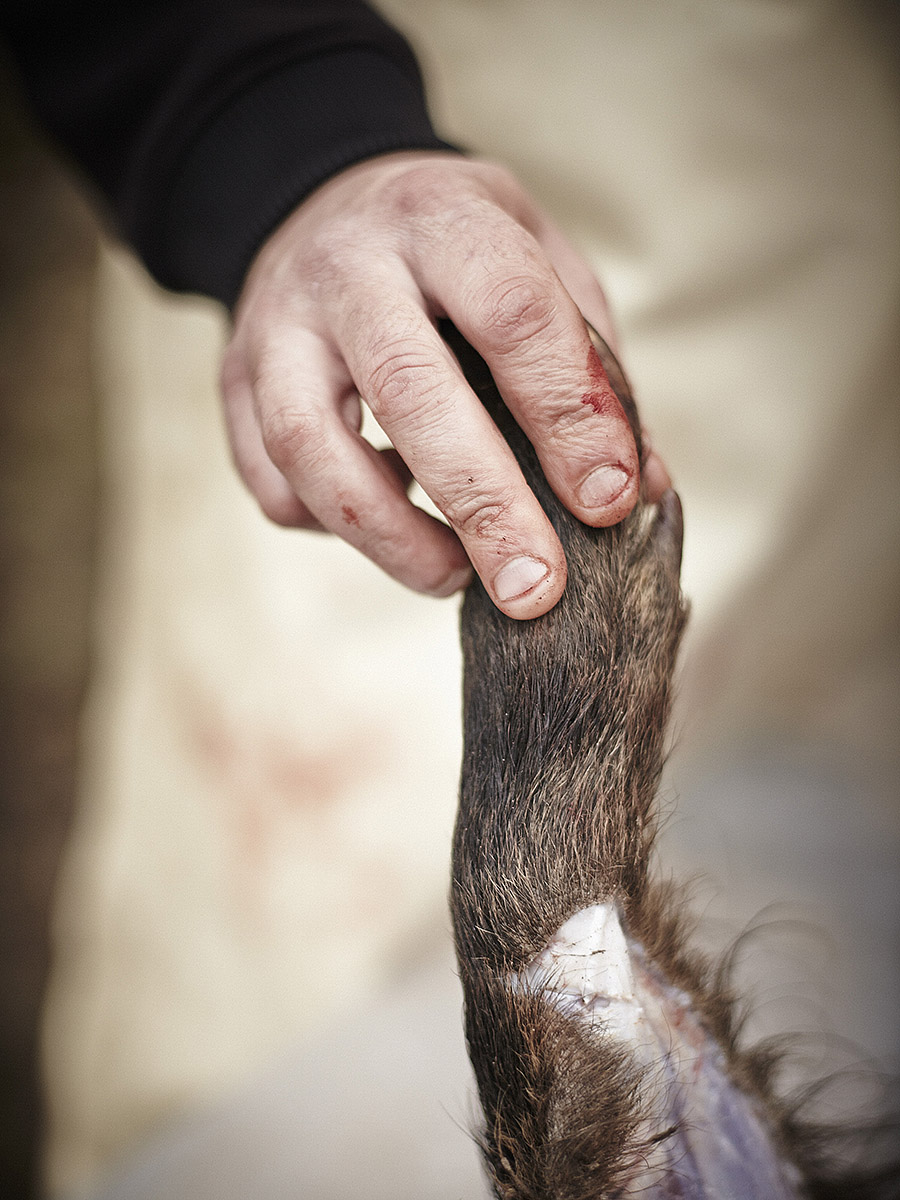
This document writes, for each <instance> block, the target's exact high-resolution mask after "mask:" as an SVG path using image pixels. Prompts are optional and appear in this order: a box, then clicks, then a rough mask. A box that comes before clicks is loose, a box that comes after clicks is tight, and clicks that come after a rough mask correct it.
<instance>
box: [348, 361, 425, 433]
mask: <svg viewBox="0 0 900 1200" xmlns="http://www.w3.org/2000/svg"><path fill="white" fill-rule="evenodd" d="M363 389H364V390H363V395H364V396H365V398H366V400H367V402H368V403H369V405H370V407H371V409H372V412H373V413H374V414H375V417H376V418H377V419H378V420H379V421H380V422H382V423H383V424H387V425H396V424H398V423H400V424H402V423H405V422H408V421H410V420H411V419H413V418H414V417H415V416H416V414H418V413H420V412H421V410H422V409H423V408H424V407H425V406H427V405H428V404H429V403H430V402H432V401H433V400H434V399H435V397H436V396H437V394H438V384H437V381H436V380H435V377H434V363H433V361H432V359H431V356H430V355H429V354H428V353H427V351H425V350H424V349H423V348H421V347H418V346H415V345H412V344H406V343H397V344H395V345H393V346H390V347H386V348H385V349H384V350H383V351H382V353H381V355H380V356H379V358H378V359H377V360H376V361H375V363H374V364H373V366H372V367H371V368H370V369H369V371H368V373H367V375H366V378H365V380H364V382H363Z"/></svg>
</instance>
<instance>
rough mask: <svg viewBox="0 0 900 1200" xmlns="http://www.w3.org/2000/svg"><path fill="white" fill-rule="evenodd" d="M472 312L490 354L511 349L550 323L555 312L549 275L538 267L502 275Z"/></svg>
mask: <svg viewBox="0 0 900 1200" xmlns="http://www.w3.org/2000/svg"><path fill="white" fill-rule="evenodd" d="M475 314H476V322H477V325H478V329H479V332H480V334H481V337H482V339H483V340H484V341H485V342H486V343H487V345H488V347H489V348H490V350H491V351H492V352H493V353H494V354H496V355H498V356H502V355H503V354H508V353H510V352H511V351H515V350H517V349H518V348H519V347H521V346H522V345H523V344H524V343H526V342H527V341H528V340H529V339H531V338H533V337H537V336H540V334H542V333H544V332H545V331H546V330H547V329H548V328H549V327H550V326H551V325H552V324H553V321H554V320H555V318H556V315H557V303H556V297H555V294H554V290H553V279H552V277H551V275H550V273H549V272H548V271H545V270H543V269H540V268H536V269H535V270H534V272H529V273H527V274H518V275H513V276H511V277H507V278H504V279H503V280H502V281H501V282H500V283H496V284H494V285H493V286H492V287H491V288H490V289H489V290H488V291H487V293H486V294H485V295H484V296H483V297H482V298H481V299H480V301H479V302H478V304H477V307H476V310H475Z"/></svg>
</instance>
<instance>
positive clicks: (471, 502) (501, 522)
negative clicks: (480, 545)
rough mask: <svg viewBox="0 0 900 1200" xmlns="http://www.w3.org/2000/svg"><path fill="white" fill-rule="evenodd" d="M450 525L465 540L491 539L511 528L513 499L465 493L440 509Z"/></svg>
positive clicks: (503, 494) (504, 496)
mask: <svg viewBox="0 0 900 1200" xmlns="http://www.w3.org/2000/svg"><path fill="white" fill-rule="evenodd" d="M439 507H440V509H441V511H442V512H443V514H444V516H445V517H446V518H447V520H448V521H449V522H450V525H451V527H452V528H453V529H455V530H456V532H457V533H458V534H459V535H460V537H462V538H464V539H465V538H480V539H484V538H488V537H491V536H493V535H496V534H497V533H498V531H499V530H501V529H504V528H506V527H507V526H508V524H509V518H510V514H511V512H512V508H513V498H512V496H511V495H510V494H508V493H503V492H500V493H498V494H495V495H491V496H486V495H484V494H483V493H478V492H463V493H460V494H459V495H456V496H453V497H451V498H449V499H447V500H446V501H444V502H443V503H441V505H440V506H439Z"/></svg>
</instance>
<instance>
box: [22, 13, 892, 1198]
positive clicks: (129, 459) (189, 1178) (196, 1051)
mask: <svg viewBox="0 0 900 1200" xmlns="http://www.w3.org/2000/svg"><path fill="white" fill-rule="evenodd" d="M380 7H381V8H382V9H383V11H384V12H385V13H386V14H387V15H388V16H389V17H390V18H391V19H392V20H393V21H394V22H395V23H396V24H397V25H398V26H399V27H400V28H401V29H402V30H403V31H404V32H405V33H406V34H407V36H408V37H410V39H411V40H412V42H413V44H414V46H415V47H416V49H417V50H418V52H419V54H420V57H421V60H422V63H423V66H424V68H425V71H426V76H427V78H428V81H429V92H430V96H431V99H432V108H433V115H434V116H435V119H436V123H437V124H438V127H439V128H441V130H442V131H443V132H445V135H446V136H448V137H450V138H451V139H455V140H456V141H457V142H458V143H460V144H463V145H465V146H466V147H468V148H470V149H472V150H473V151H477V152H478V153H482V154H484V155H487V156H490V157H493V158H496V159H499V160H500V161H502V162H505V163H506V164H507V165H509V166H510V167H512V168H513V169H514V170H515V172H516V173H517V174H518V175H519V177H520V178H521V180H522V181H523V182H524V183H525V185H526V186H527V187H528V188H529V190H530V191H531V192H532V193H533V194H534V196H535V197H536V199H537V200H538V201H539V202H540V203H542V204H543V205H544V207H545V208H547V209H548V210H549V211H550V213H551V214H552V215H553V216H554V217H555V218H556V219H557V221H558V222H559V223H560V224H562V225H563V226H564V228H565V229H566V230H567V232H568V233H569V235H570V237H571V238H572V240H573V241H574V242H575V243H576V244H577V245H578V246H579V247H580V248H581V249H582V250H583V252H584V253H585V255H586V256H587V257H588V258H589V260H590V261H591V262H592V263H593V265H594V266H595V269H596V272H597V274H598V277H599V278H600V279H601V280H602V282H603V283H604V286H605V288H606V290H607V294H608V297H609V299H610V303H611V306H612V310H613V313H614V317H615V320H616V322H617V326H618V329H619V331H620V336H621V350H622V357H623V359H624V362H625V365H626V369H627V370H628V371H629V373H630V375H631V377H632V381H633V383H634V387H635V391H636V394H637V397H638V401H639V404H640V406H641V412H642V416H643V419H644V421H645V423H646V424H647V425H648V427H649V429H650V431H651V433H652V435H653V440H654V443H655V445H656V446H657V447H658V448H659V449H660V450H661V452H662V453H663V455H664V457H665V459H666V461H667V463H668V465H669V467H670V470H671V472H672V475H673V477H674V479H675V481H676V485H677V486H678V488H679V491H680V492H681V495H682V498H683V502H684V507H685V514H686V527H687V534H686V547H685V562H684V573H683V579H684V587H685V591H686V593H687V594H688V596H689V597H690V599H691V601H692V605H693V615H692V621H691V628H690V632H689V635H688V638H687V642H686V644H685V647H684V651H683V654H682V660H681V675H680V688H679V701H678V708H677V712H676V717H675V721H674V727H673V752H672V755H671V758H670V761H669V765H668V767H667V772H666V777H665V780H664V787H663V794H662V804H663V809H664V813H665V828H664V833H663V837H662V841H661V847H660V859H661V864H662V866H661V869H662V870H663V871H664V872H665V873H670V874H675V875H676V876H679V877H690V878H692V879H694V880H695V882H694V885H693V893H694V897H695V906H696V910H697V912H698V914H699V916H700V918H701V929H700V934H699V936H700V938H701V940H702V941H703V943H704V944H705V945H707V946H708V947H710V948H712V949H718V950H721V949H722V948H724V947H726V946H727V945H729V944H730V942H731V941H732V940H733V939H734V938H735V936H737V935H738V934H739V933H740V932H741V931H742V930H744V929H746V928H747V927H748V926H756V925H760V926H761V930H760V932H759V933H758V934H754V935H753V936H752V937H750V938H748V939H746V941H745V947H746V949H745V952H744V953H743V955H742V957H741V962H742V966H741V968H740V977H741V979H742V981H743V984H744V986H745V990H746V994H747V996H748V998H749V999H750V1001H751V1004H752V1012H753V1017H752V1019H751V1022H750V1027H749V1034H750V1036H762V1035H766V1034H769V1033H773V1032H779V1033H789V1034H791V1035H792V1041H793V1044H794V1046H795V1047H798V1048H800V1049H802V1051H803V1054H802V1059H801V1061H800V1062H799V1063H798V1064H797V1065H796V1066H794V1067H792V1068H791V1071H790V1072H789V1073H788V1076H787V1078H786V1081H785V1082H786V1086H794V1085H797V1084H800V1083H802V1082H803V1081H804V1079H809V1078H815V1077H817V1076H819V1075H821V1074H822V1073H823V1072H825V1071H828V1070H832V1069H834V1068H835V1067H836V1066H837V1067H840V1066H843V1065H846V1064H848V1063H854V1062H858V1061H868V1062H870V1063H873V1064H876V1065H877V1066H878V1067H880V1068H881V1069H886V1070H892V1069H893V1070H897V1068H898V1065H900V1054H898V1050H900V1026H898V1020H897V1011H896V996H897V995H898V993H900V949H898V948H900V888H898V882H900V867H898V848H900V805H898V795H897V780H898V765H900V764H898V758H900V729H898V715H900V703H898V700H900V695H898V691H900V688H898V681H900V654H898V646H900V642H898V615H900V614H898V606H900V601H898V597H900V586H898V585H900V578H898V576H900V555H898V544H900V538H898V532H900V530H898V526H900V438H898V433H900V430H898V426H900V404H898V400H900V395H898V392H900V361H898V358H900V356H898V345H900V341H898V332H900V320H898V316H900V222H898V214H900V136H898V135H900V97H898V87H897V63H896V60H895V58H894V54H895V50H896V46H897V44H898V38H897V33H898V30H897V27H896V20H895V17H894V16H892V12H891V10H890V8H889V7H888V6H884V7H883V8H881V7H879V6H876V5H871V6H864V5H859V4H856V5H851V4H840V3H836V2H835V3H832V2H827V0H784V2H779V3H777V4H776V3H772V2H770V0H729V2H728V3H726V4H722V3H720V2H718V0H715V2H714V0H696V2H690V0H680V2H679V3H676V4H672V3H671V0H667V2H666V3H663V2H662V0H646V2H645V3H644V4H642V5H640V6H635V5H631V4H628V3H626V2H625V0H603V2H602V3H595V2H591V3H588V2H587V0H584V2H580V0H561V2H560V3H557V4H554V5H544V4H540V3H537V2H536V0H519V2H513V0H491V2H490V3H483V2H479V3H473V2H471V0H454V2H453V3H446V2H441V3H438V2H437V0H390V2H389V3H383V4H382V5H381V6H380ZM14 92H15V89H14V86H13V85H12V84H11V83H10V84H8V85H7V86H5V88H4V103H3V106H2V107H3V116H2V125H0V131H2V158H0V203H2V217H3V219H2V221H0V258H2V276H0V303H2V314H0V315H2V321H0V339H2V358H0V362H2V370H0V379H2V389H3V396H2V407H0V421H2V438H0V456H2V476H0V488H2V492H0V495H2V510H0V549H2V563H0V604H2V608H0V613H2V629H0V651H2V653H0V703H2V719H3V734H2V741H0V769H2V787H3V797H2V803H3V809H2V820H3V824H2V832H3V842H2V849H0V855H2V858H0V889H2V891H0V913H2V920H0V953H2V966H0V970H2V988H0V1062H2V1065H0V1070H2V1072H3V1075H2V1090H3V1095H2V1098H0V1102H2V1109H0V1121H2V1133H0V1139H2V1140H0V1146H2V1151H3V1171H4V1172H5V1176H4V1177H0V1178H3V1186H2V1187H0V1191H2V1192H3V1194H4V1195H9V1196H11V1197H14V1196H25V1195H27V1194H29V1193H28V1184H27V1182H26V1181H27V1178H28V1177H29V1175H30V1173H31V1172H32V1170H33V1168H34V1164H35V1161H36V1160H37V1158H38V1157H39V1159H40V1163H41V1173H42V1177H43V1179H44V1189H45V1191H46V1194H47V1195H48V1196H50V1197H53V1198H54V1200H100V1198H101V1197H102V1198H104V1200H112V1198H113V1197H117V1198H119V1197H128V1198H134V1200H138V1198H141V1200H152V1198H155V1197H160V1196H166V1197H170V1198H171V1197H175V1198H180V1197H185V1200H186V1198H187V1197H191V1198H192V1200H196V1198H202V1197H206V1196H209V1197H217V1198H221V1197H225V1198H228V1197H247V1196H253V1197H255V1198H261V1200H269V1198H272V1200H274V1198H276V1197H277V1198H279V1200H280V1198H281V1197H285V1198H286V1197H288V1196H290V1197H295V1196H298V1195H303V1196H312V1197H317V1198H321V1200H329V1198H330V1197H334V1198H335V1200H337V1198H338V1197H341V1198H347V1197H351V1196H356V1195H359V1196H366V1197H367V1198H369V1200H371V1198H373V1197H374V1198H379V1197H382V1196H384V1197H385V1198H387V1197H392V1198H393V1200H406V1198H407V1197H408V1198H409V1200H412V1198H413V1197H416V1198H417V1200H422V1198H427V1200H432V1198H433V1200H439V1198H440V1200H453V1198H460V1197H476V1196H480V1195H484V1194H485V1192H484V1185H483V1183H482V1181H481V1176H480V1171H479V1167H478V1162H477V1155H476V1152H475V1148H474V1146H473V1144H472V1142H471V1139H470V1137H469V1133H468V1130H469V1129H470V1128H471V1125H472V1122H473V1119H474V1115H475V1111H476V1110H475V1101H474V1097H473V1094H472V1090H471V1085H470V1081H469V1077H468V1073H467V1065H466V1062H465V1055H464V1047H463V1042H462V1026H461V1012H460V997H459V994H458V990H457V982H456V978H455V975H454V966H453V960H452V951H451V947H450V940H449V920H448V916H447V913H446V906H445V895H446V889H447V880H448V853H449V842H450V831H451V827H452V821H453V813H454V807H455V790H456V778H457V771H458V760H459V749H460V742H459V705H460V698H459V666H460V664H459V654H458V648H457V635H456V619H457V601H456V600H451V601H443V602H437V601H433V600H428V599H423V598H421V597H416V596H413V595H410V594H408V593H406V592H404V591H403V590H402V589H400V588H399V587H398V586H397V585H394V584H393V583H392V582H391V581H389V580H387V579H385V578H383V577H382V576H381V575H380V574H379V573H378V572H377V571H376V570H375V568H373V567H371V566H370V565H369V564H368V563H366V562H365V561H363V560H362V559H361V558H359V557H358V556H356V555H355V554H354V553H353V552H352V551H351V550H349V549H348V548H346V547H345V546H343V545H342V544H339V543H337V542H334V541H329V540H326V539H324V538H321V537H318V536H315V535H311V534H303V533H295V532H286V531H283V530H278V529H276V528H274V527H273V526H271V525H269V524H268V523H267V522H266V521H265V519H264V518H263V517H262V516H261V515H260V514H259V513H258V512H257V510H256V508H255V505H254V503H253V502H252V501H251V499H250V498H249V497H248V496H247V495H246V494H245V493H244V491H243V489H242V487H241V485H240V484H239V482H238V480H237V478H236V476H235V474H234V472H233V470H232V468H231V466H230V463H229V460H228V453H227V448H226V444H225V438H224V434H223V430H222V426H221V420H220V415H219V411H218V397H217V388H216V374H217V362H218V355H219V353H220V351H221V347H222V345H223V341H224V338H225V336H226V326H225V318H224V316H223V314H222V313H221V311H220V310H219V309H218V308H217V307H216V306H215V305H213V304H212V303H209V302H205V301H201V300H195V299H186V298H180V297H173V296H170V295H167V294H164V293H163V292H161V291H160V290H159V289H158V288H156V287H155V286H154V285H153V284H152V283H151V282H150V281H149V280H148V279H147V277H146V276H145V274H144V273H143V271H142V269H141V268H140V267H139V266H138V265H137V264H136V263H135V262H134V261H133V259H132V258H131V257H130V255H129V254H128V253H127V251H125V250H123V249H122V247H121V246H119V245H117V244H116V243H115V241H114V240H113V239H111V238H110V237H109V236H108V235H107V234H106V233H104V232H103V231H102V230H101V229H100V227H99V225H98V222H97V219H96V216H95V215H94V214H93V213H92V210H91V208H90V205H89V202H88V200H87V199H86V198H85V196H84V194H83V193H82V192H81V191H80V190H79V188H78V186H77V184H76V183H75V181H73V180H72V178H71V177H70V176H69V175H68V174H67V173H66V172H65V170H64V169H63V168H62V167H61V166H60V165H59V164H58V163H57V162H56V161H55V160H54V159H53V157H52V156H51V155H50V154H49V153H48V152H47V150H46V148H44V147H43V146H42V145H41V143H40V140H39V138H37V137H36V136H35V133H34V131H33V130H31V129H30V128H29V126H28V123H27V119H26V118H24V117H23V116H22V114H21V113H20V112H19V111H18V109H17V105H16V101H15V94H14ZM376 436H377V434H376ZM41 1097H43V1100H41ZM42 1104H43V1112H44V1117H43V1118H41V1112H42ZM7 1179H8V1180H9V1183H8V1185H7V1183H6V1180H7Z"/></svg>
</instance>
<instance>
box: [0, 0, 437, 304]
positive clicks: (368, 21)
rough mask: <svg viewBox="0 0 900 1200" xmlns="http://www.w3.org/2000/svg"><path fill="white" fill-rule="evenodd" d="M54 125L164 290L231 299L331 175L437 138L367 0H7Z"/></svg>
mask: <svg viewBox="0 0 900 1200" xmlns="http://www.w3.org/2000/svg"><path fill="white" fill-rule="evenodd" d="M5 9H6V12H5V16H4V17H3V18H2V21H3V26H4V31H5V33H6V37H7V41H8V43H9V47H10V49H11V51H12V54H13V59H14V62H15V65H16V66H17V68H18V70H19V72H20V74H21V77H22V81H23V84H24V87H25V90H26V93H27V94H28V96H29V98H30V100H31V103H32V104H33V106H34V109H35V111H36V112H37V114H38V116H39V118H40V119H41V120H42V122H43V123H44V125H45V126H46V128H47V129H48V130H49V131H50V132H51V133H52V134H53V135H54V137H55V138H56V139H57V140H58V141H59V142H60V143H61V144H62V146H63V147H64V148H65V149H66V150H67V151H68V152H69V154H70V155H71V156H72V157H73V158H74V159H75V160H76V162H77V163H78V164H79V166H80V167H81V168H82V170H83V171H85V172H86V173H87V175H88V176H89V177H90V178H91V179H92V180H93V181H94V183H95V184H96V186H97V187H98V188H99V189H100V191H101V192H102V193H103V195H104V196H105V198H106V201H107V203H108V206H109V208H110V209H111V211H112V215H113V220H114V221H115V223H116V225H117V227H118V230H119V231H120V233H121V234H122V236H123V237H125V238H126V239H127V240H128V241H129V242H130V243H131V244H132V245H133V246H134V248H135V249H136V250H137V251H138V253H139V254H140V255H141V257H142V258H143V260H144V262H145V263H146V265H147V266H148V268H149V269H150V271H151V272H152V273H153V275H154V276H155V277H156V278H157V279H158V280H159V282H160V283H162V284H164V285H165V286H166V287H169V288H173V289H175V290H178V291H194V292H202V293H205V294H207V295H210V296H214V297H216V298H218V299H220V300H222V301H224V303H226V304H229V305H230V304H231V303H233V301H234V299H235V297H236V295H237V292H238V290H239V288H240V286H241V282H242V280H243V277H244V274H245V272H246V269H247V267H248V265H249V263H250V260H251V259H252V257H253V255H254V254H255V252H256V250H257V249H258V247H259V246H260V244H261V243H262V241H263V240H264V239H265V237H266V236H267V234H269V233H270V232H271V231H272V230H273V229H274V227H275V226H276V225H277V224H278V223H279V221H280V220H281V219H282V218H283V217H285V216H286V215H287V214H288V213H289V212H290V211H291V209H292V208H293V207H294V206H295V205H296V204H298V203H299V201H300V200H302V199H303V197H304V196H306V195H307V194H308V193H309V192H310V191H311V190H312V189H313V188H314V187H316V186H317V185H318V184H319V183H322V182H323V181H324V180H325V179H327V178H328V177H329V176H331V175H333V174H335V173H336V172H337V171H339V170H341V168H343V167H346V166H349V165H350V164H352V163H354V162H359V161H361V160H362V159H364V158H369V157H371V156H372V155H375V154H380V153H384V152H387V151H391V150H404V149H451V148H452V147H448V146H447V144H446V143H445V142H443V141H442V140H441V139H440V138H439V137H438V136H437V135H436V134H435V132H434V130H433V128H432V126H431V123H430V120H429V117H428V113H427V109H426V106H425V98H424V93H423V87H422V80H421V77H420V74H419V70H418V67H417V65H416V61H415V59H414V57H413V55H412V52H411V51H410V49H409V47H408V45H407V44H406V42H405V41H404V40H403V39H402V38H401V37H400V35H399V34H398V33H396V31H394V30H393V29H391V28H390V27H389V26H388V25H386V24H385V22H384V21H383V20H382V19H381V18H380V17H379V16H377V15H376V14H375V13H374V12H373V11H372V10H371V9H370V8H368V7H367V6H366V5H365V4H363V3H361V2H360V0H310V2H304V0H149V2H146V3H145V2H143V0H141V2H138V0H132V2H131V3H129V0H121V2H120V3H111V4H103V3H100V2H98V0H69V2H68V3H60V2H59V0H56V2H53V0H6V6H5Z"/></svg>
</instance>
